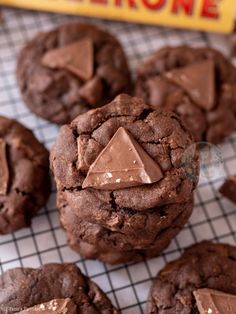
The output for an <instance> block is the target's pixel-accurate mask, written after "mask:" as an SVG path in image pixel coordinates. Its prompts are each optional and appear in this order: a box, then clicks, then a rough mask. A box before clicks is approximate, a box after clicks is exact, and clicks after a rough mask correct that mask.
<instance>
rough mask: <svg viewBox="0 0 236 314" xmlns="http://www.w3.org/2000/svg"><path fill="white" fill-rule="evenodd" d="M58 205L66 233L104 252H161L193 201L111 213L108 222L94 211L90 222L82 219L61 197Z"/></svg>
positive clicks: (87, 217)
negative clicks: (154, 250)
mask: <svg viewBox="0 0 236 314" xmlns="http://www.w3.org/2000/svg"><path fill="white" fill-rule="evenodd" d="M58 205H59V209H60V214H61V216H60V219H61V223H62V225H63V226H64V228H65V229H66V231H67V234H68V235H71V236H72V237H73V238H75V239H80V240H82V241H83V242H88V243H89V244H92V245H98V246H99V247H100V248H101V249H103V250H107V248H108V247H109V249H117V250H132V249H133V250H139V249H143V250H145V249H148V250H150V249H153V248H156V247H157V246H158V247H159V248H161V247H163V248H162V249H160V251H161V250H163V249H164V248H165V247H166V246H167V245H168V244H169V242H170V240H171V239H172V238H173V237H174V236H175V235H176V234H177V233H179V231H180V230H181V229H182V228H183V226H184V225H185V223H186V222H187V221H188V219H189V217H190V215H191V213H192V209H193V201H189V203H183V204H178V205H177V204H176V205H166V206H161V207H157V208H153V209H150V210H147V211H143V212H138V211H135V210H129V209H123V211H120V212H115V211H112V212H111V213H110V217H109V219H108V220H106V221H104V218H105V217H107V216H108V211H106V212H104V213H101V214H100V215H99V212H98V211H96V209H95V210H94V214H93V216H92V217H91V218H92V219H90V217H89V216H91V213H90V215H88V214H86V213H85V215H84V216H83V217H82V213H80V210H75V209H72V208H70V207H69V206H68V204H66V202H63V201H62V200H61V199H60V198H59V201H58ZM100 217H101V218H100ZM99 218H100V219H99ZM91 221H92V222H91Z"/></svg>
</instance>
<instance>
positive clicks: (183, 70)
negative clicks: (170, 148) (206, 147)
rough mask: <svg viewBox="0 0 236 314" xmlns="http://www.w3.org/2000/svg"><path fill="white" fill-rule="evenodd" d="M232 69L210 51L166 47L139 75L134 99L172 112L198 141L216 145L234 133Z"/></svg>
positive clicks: (235, 71) (235, 112)
mask: <svg viewBox="0 0 236 314" xmlns="http://www.w3.org/2000/svg"><path fill="white" fill-rule="evenodd" d="M235 87H236V69H235V67H234V66H233V65H232V64H230V62H229V61H228V60H227V59H226V58H225V57H224V56H223V55H222V54H221V53H219V52H218V51H216V50H213V49H210V48H191V47H185V46H181V47H173V48H171V47H166V48H163V49H161V50H160V51H158V52H157V53H155V54H154V55H153V56H151V57H150V58H149V59H148V60H147V61H145V62H144V63H142V64H141V65H140V67H139V69H138V73H137V81H136V87H135V94H136V96H138V97H142V98H143V99H144V100H145V102H146V103H148V104H149V105H151V106H153V107H154V108H157V107H160V108H165V109H168V110H173V111H175V112H176V113H177V114H178V115H180V116H181V117H182V119H183V121H184V122H185V123H186V125H187V126H188V128H189V129H190V130H191V131H192V133H193V135H194V137H195V140H196V141H200V140H202V141H209V142H213V143H219V142H221V141H223V140H224V138H225V137H227V136H229V135H230V133H232V132H233V131H234V130H235V129H236V119H235V117H236V93H235V91H234V90H235Z"/></svg>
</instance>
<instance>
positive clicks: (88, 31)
mask: <svg viewBox="0 0 236 314" xmlns="http://www.w3.org/2000/svg"><path fill="white" fill-rule="evenodd" d="M17 79H18V85H19V87H20V91H21V93H22V97H23V99H24V101H25V103H26V104H27V106H28V107H29V109H30V110H32V111H33V112H34V113H36V114H37V115H39V116H41V117H42V118H44V119H47V120H49V121H51V122H54V123H57V124H63V123H68V122H70V121H71V120H72V119H74V118H75V117H76V116H77V115H78V114H81V113H83V112H86V111H87V110H89V109H91V108H95V107H98V106H101V105H104V104H105V103H106V102H108V101H110V100H112V99H113V97H115V96H116V95H118V94H119V93H121V92H128V91H129V90H130V87H131V79H130V73H129V69H128V65H127V61H126V57H125V54H124V52H123V49H122V47H121V45H120V43H119V42H118V40H117V39H116V38H115V37H114V36H113V35H111V34H109V33H108V32H106V31H103V30H101V29H99V28H97V27H95V26H93V25H89V24H80V23H70V24H66V25H62V26H60V27H58V28H57V29H55V30H52V31H50V32H47V33H41V34H39V35H37V36H36V37H35V38H34V39H33V40H32V41H30V42H29V43H28V44H27V45H26V46H25V47H24V48H23V50H22V51H21V53H20V55H19V59H18V66H17Z"/></svg>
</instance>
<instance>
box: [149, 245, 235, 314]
mask: <svg viewBox="0 0 236 314" xmlns="http://www.w3.org/2000/svg"><path fill="white" fill-rule="evenodd" d="M235 282H236V248H235V247H233V246H230V245H226V244H213V243H210V242H201V243H199V244H196V245H193V246H192V247H190V248H188V249H187V250H186V251H185V252H184V254H183V255H182V256H181V257H180V258H179V259H178V260H176V261H174V262H172V263H169V264H168V265H167V266H165V267H164V269H163V270H162V271H160V273H159V274H158V276H157V278H156V279H155V281H154V283H153V285H152V288H151V291H150V295H149V300H148V306H147V313H148V314H150V313H160V314H172V313H181V314H190V313H203V312H202V311H201V310H200V306H199V307H198V306H197V304H196V299H197V301H200V300H199V297H200V296H199V293H200V292H201V290H202V289H203V288H208V289H213V290H217V291H219V292H220V293H222V292H224V293H229V294H234V295H236V285H235ZM203 290H204V289H203ZM208 293H209V292H208ZM195 298H196V299H195ZM211 310H212V309H211ZM204 313H205V312H204ZM206 313H212V314H213V310H212V312H211V311H209V312H206ZM214 313H215V312H214ZM216 313H217V312H216ZM218 313H226V312H218ZM230 313H231V312H230ZM232 313H233V312H232Z"/></svg>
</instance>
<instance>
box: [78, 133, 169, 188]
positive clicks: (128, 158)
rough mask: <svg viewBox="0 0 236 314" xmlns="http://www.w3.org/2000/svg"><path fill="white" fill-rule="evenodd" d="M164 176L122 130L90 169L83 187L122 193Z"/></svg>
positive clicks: (155, 164)
mask: <svg viewBox="0 0 236 314" xmlns="http://www.w3.org/2000/svg"><path fill="white" fill-rule="evenodd" d="M162 177H163V175H162V171H161V169H160V167H159V165H158V164H157V163H156V162H155V161H154V160H153V159H152V158H151V157H150V156H149V155H148V154H147V153H146V152H145V150H144V149H143V148H142V147H141V146H140V145H139V143H138V142H137V141H136V140H135V139H134V138H133V136H132V135H131V134H130V133H129V132H128V131H127V130H126V129H125V128H123V127H120V128H119V129H118V130H117V132H116V133H115V135H114V136H113V137H112V139H111V140H110V142H109V143H108V144H107V146H106V147H105V148H104V149H103V150H102V152H101V153H100V155H99V156H98V157H97V159H96V160H95V161H94V163H93V164H92V165H91V166H90V169H89V172H88V174H87V177H86V179H85V180H84V183H83V186H82V187H83V188H87V187H93V188H95V189H101V190H103V189H104V190H118V189H124V188H129V187H134V186H139V185H143V184H151V183H154V182H157V181H159V180H161V179H162Z"/></svg>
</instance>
